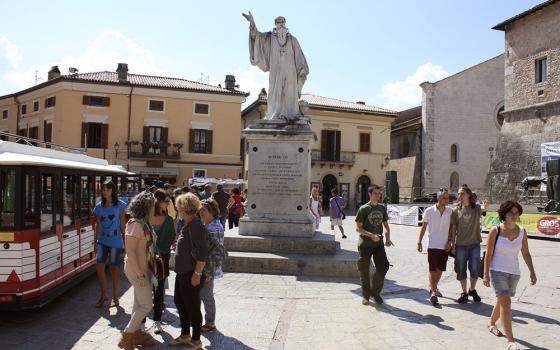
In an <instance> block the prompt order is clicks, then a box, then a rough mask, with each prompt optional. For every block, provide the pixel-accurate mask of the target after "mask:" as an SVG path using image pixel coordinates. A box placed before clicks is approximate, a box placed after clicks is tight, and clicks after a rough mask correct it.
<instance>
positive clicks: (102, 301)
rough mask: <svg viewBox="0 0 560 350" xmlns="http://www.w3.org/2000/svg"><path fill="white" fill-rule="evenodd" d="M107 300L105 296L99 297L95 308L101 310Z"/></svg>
mask: <svg viewBox="0 0 560 350" xmlns="http://www.w3.org/2000/svg"><path fill="white" fill-rule="evenodd" d="M107 300H109V297H108V296H106V295H102V296H101V297H99V300H98V301H97V303H96V304H95V307H96V308H98V309H99V308H101V307H103V304H105V302H106V301H107Z"/></svg>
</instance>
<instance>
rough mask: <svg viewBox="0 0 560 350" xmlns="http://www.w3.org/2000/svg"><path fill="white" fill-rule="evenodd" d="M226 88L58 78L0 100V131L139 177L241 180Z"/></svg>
mask: <svg viewBox="0 0 560 350" xmlns="http://www.w3.org/2000/svg"><path fill="white" fill-rule="evenodd" d="M247 96H248V94H247V93H244V92H241V91H238V90H236V88H235V78H234V77H233V76H227V77H226V83H225V87H224V88H222V87H221V86H213V85H208V84H202V83H198V82H193V81H189V80H184V79H177V78H166V77H155V76H146V75H137V74H128V67H127V65H126V64H119V67H118V68H117V71H116V72H94V73H80V74H69V75H61V74H60V72H59V71H58V68H56V67H53V68H52V69H51V71H50V72H49V80H47V81H46V82H44V83H41V84H39V85H36V86H33V87H31V88H29V89H26V90H23V91H20V92H17V93H15V94H10V95H6V96H1V97H0V113H2V114H1V116H2V119H0V131H7V132H10V133H13V134H18V135H23V136H28V137H32V138H35V139H39V140H44V141H49V142H52V143H55V144H60V145H64V146H67V147H74V148H80V149H82V150H84V151H86V153H87V154H88V155H90V156H94V157H99V158H105V159H108V160H109V162H110V163H112V164H119V165H123V166H125V167H126V168H127V169H128V170H129V171H132V172H136V173H139V174H141V175H143V177H145V178H154V179H155V178H160V179H162V180H164V181H166V182H169V183H172V184H175V185H177V186H182V185H184V183H186V181H187V180H188V179H189V178H193V177H212V178H239V177H240V176H241V175H242V161H241V158H240V142H239V139H240V133H239V130H240V126H241V117H240V115H241V104H242V103H243V102H244V101H245V99H246V97H247Z"/></svg>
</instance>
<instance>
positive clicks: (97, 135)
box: [80, 123, 109, 148]
mask: <svg viewBox="0 0 560 350" xmlns="http://www.w3.org/2000/svg"><path fill="white" fill-rule="evenodd" d="M108 140H109V125H107V124H102V123H82V138H81V141H80V144H81V146H82V148H84V147H87V148H107V145H108V143H109V142H108Z"/></svg>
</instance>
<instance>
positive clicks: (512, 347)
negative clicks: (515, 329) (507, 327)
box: [506, 342, 520, 350]
mask: <svg viewBox="0 0 560 350" xmlns="http://www.w3.org/2000/svg"><path fill="white" fill-rule="evenodd" d="M506 350H520V349H519V346H518V345H517V343H515V342H510V343H509V344H508V346H507V348H506Z"/></svg>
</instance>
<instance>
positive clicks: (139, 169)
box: [130, 166, 179, 176]
mask: <svg viewBox="0 0 560 350" xmlns="http://www.w3.org/2000/svg"><path fill="white" fill-rule="evenodd" d="M130 170H131V171H132V172H134V173H137V174H144V175H160V176H179V168H151V167H145V166H132V167H130Z"/></svg>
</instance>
